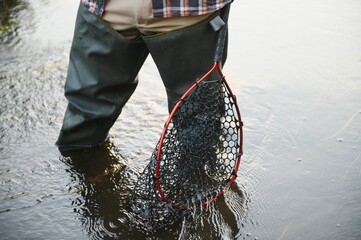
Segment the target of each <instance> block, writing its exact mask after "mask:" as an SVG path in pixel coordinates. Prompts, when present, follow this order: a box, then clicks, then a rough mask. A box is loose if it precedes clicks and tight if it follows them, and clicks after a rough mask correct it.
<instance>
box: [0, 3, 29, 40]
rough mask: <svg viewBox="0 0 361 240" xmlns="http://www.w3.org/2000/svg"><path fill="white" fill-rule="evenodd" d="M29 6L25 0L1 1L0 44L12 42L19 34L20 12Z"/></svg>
mask: <svg viewBox="0 0 361 240" xmlns="http://www.w3.org/2000/svg"><path fill="white" fill-rule="evenodd" d="M27 8H28V3H26V2H24V1H23V0H1V1H0V44H3V43H10V42H11V41H12V40H13V39H15V38H16V37H17V35H18V29H19V26H20V24H19V13H20V12H21V11H23V10H24V9H27Z"/></svg>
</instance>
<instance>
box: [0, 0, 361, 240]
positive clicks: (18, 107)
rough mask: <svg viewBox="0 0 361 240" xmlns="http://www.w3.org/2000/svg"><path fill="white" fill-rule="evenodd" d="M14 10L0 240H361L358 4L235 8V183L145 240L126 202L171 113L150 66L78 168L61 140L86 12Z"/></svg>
mask: <svg viewBox="0 0 361 240" xmlns="http://www.w3.org/2000/svg"><path fill="white" fill-rule="evenodd" d="M5 2H6V3H7V9H6V8H5V11H4V10H0V11H2V12H1V15H2V18H1V21H2V22H1V24H2V27H1V28H0V30H1V31H0V33H1V35H0V36H1V39H0V40H1V45H0V85H1V86H0V97H1V102H0V144H1V145H0V166H1V167H0V236H1V239H146V238H149V239H152V238H155V239H157V238H158V239H277V240H281V239H282V240H285V239H292V240H293V239H307V240H308V239H315V240H319V239H345V240H358V239H361V230H360V227H361V225H360V222H361V205H360V203H359V202H360V200H359V199H361V187H360V184H359V183H360V180H361V25H360V24H359V23H360V22H361V14H359V13H360V12H361V3H360V2H359V1H357V0H346V1H340V0H331V1H326V0H320V1H316V2H315V1H310V0H306V1H300V0H298V1H292V2H290V1H286V0H277V1H273V2H272V4H270V3H269V2H267V1H265V0H256V1H251V2H245V1H235V3H234V4H233V9H232V11H231V17H230V31H231V34H230V51H229V57H228V61H227V64H226V66H225V69H224V72H225V74H226V77H227V79H228V82H229V84H230V85H231V87H232V88H233V91H234V92H235V94H236V95H237V98H238V103H239V105H240V107H241V113H242V115H243V121H244V124H245V126H244V135H245V136H244V141H245V145H244V150H245V153H244V156H243V160H242V164H241V167H240V170H239V173H238V178H237V180H236V183H237V185H235V186H234V187H233V188H232V189H231V190H230V191H229V192H228V193H227V194H226V195H225V196H224V198H222V199H220V200H219V201H218V202H217V203H216V204H214V205H212V206H210V207H209V209H208V210H207V212H205V213H204V215H202V216H200V217H196V218H195V219H193V220H192V221H187V222H179V223H176V224H173V225H171V226H168V227H167V228H166V229H165V231H159V232H155V233H148V234H145V233H143V232H142V231H140V229H139V228H138V227H137V226H136V225H134V224H133V222H134V217H133V216H132V214H130V212H129V211H128V209H127V199H128V195H129V193H130V191H131V189H132V187H133V186H134V183H135V181H136V179H137V176H138V174H139V173H140V172H141V171H142V169H143V168H144V167H145V166H146V164H147V163H148V162H147V159H148V158H149V157H150V155H151V152H152V150H153V148H154V146H155V144H156V142H157V140H158V137H159V134H160V131H161V129H162V126H163V123H164V121H165V119H166V117H167V111H166V102H165V91H164V89H163V86H162V83H161V81H160V79H159V75H158V73H157V70H156V69H155V65H154V63H153V62H152V60H151V59H150V58H149V59H148V60H147V61H146V63H145V65H144V67H143V68H142V71H141V73H140V84H139V86H138V89H137V90H136V92H135V94H134V96H133V97H132V98H131V100H130V102H129V103H128V104H127V106H126V107H125V109H124V111H123V113H122V115H121V117H120V118H119V120H118V121H117V123H116V124H115V126H114V127H113V128H112V131H111V135H110V142H109V143H108V145H107V147H106V148H104V149H101V150H99V151H98V152H97V153H93V154H92V155H91V156H86V155H84V156H81V158H84V159H86V160H87V162H86V164H82V163H79V164H74V163H70V162H69V161H68V159H66V158H63V157H61V156H60V154H59V152H58V150H57V149H56V148H55V146H54V142H55V141H56V138H57V135H58V132H59V129H60V127H61V121H62V117H63V113H64V109H65V106H66V102H65V99H64V97H63V89H62V87H63V84H64V81H65V76H66V69H67V64H68V63H67V60H68V52H69V47H70V43H71V37H72V31H73V27H74V26H73V25H74V19H75V13H76V8H77V3H74V2H76V1H71V0H67V1H63V2H62V3H61V4H60V3H57V2H53V1H47V0H45V1H40V0H34V1H31V2H30V1H29V2H27V1H23V0H13V1H10V0H6V1H5ZM5 2H4V3H5ZM4 3H1V4H4ZM4 6H5V5H4ZM3 11H4V12H3ZM6 12H7V13H11V14H10V15H9V16H8V18H7V16H6V15H5V13H6ZM5 25H6V28H5V27H3V26H5ZM99 159H101V160H102V161H101V162H99V161H97V160H99ZM80 162H81V161H80Z"/></svg>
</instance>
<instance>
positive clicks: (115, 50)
mask: <svg viewBox="0 0 361 240" xmlns="http://www.w3.org/2000/svg"><path fill="white" fill-rule="evenodd" d="M147 55H148V50H147V49H146V47H145V45H144V43H143V41H141V40H140V41H138V42H137V41H133V42H130V41H128V40H126V39H125V38H122V37H121V36H120V35H119V34H118V33H116V32H115V31H113V30H112V29H110V28H108V27H107V26H106V25H105V24H104V23H102V20H100V19H99V18H98V17H96V16H95V15H93V14H91V13H90V12H89V11H88V9H87V8H86V7H84V6H83V5H82V4H81V5H80V7H79V11H78V15H77V19H76V25H75V32H74V38H73V42H72V47H71V51H70V62H69V67H68V75H67V79H66V83H65V87H64V90H65V97H66V98H67V100H68V101H69V104H68V107H67V109H66V112H65V116H64V120H63V126H62V129H61V132H60V136H59V138H58V141H57V143H56V144H57V145H58V147H59V149H60V150H61V151H68V150H77V149H84V148H90V147H94V146H97V145H99V144H100V143H102V142H103V141H104V140H105V138H106V137H107V134H108V131H109V129H110V128H111V127H112V125H113V124H114V122H115V121H116V119H117V118H118V116H119V114H120V112H121V110H122V107H123V106H124V104H125V103H126V102H127V101H128V99H129V97H130V96H131V95H132V93H133V92H134V90H135V88H136V86H137V82H138V80H137V74H138V72H139V69H140V68H141V66H142V65H143V63H144V61H145V59H146V57H147Z"/></svg>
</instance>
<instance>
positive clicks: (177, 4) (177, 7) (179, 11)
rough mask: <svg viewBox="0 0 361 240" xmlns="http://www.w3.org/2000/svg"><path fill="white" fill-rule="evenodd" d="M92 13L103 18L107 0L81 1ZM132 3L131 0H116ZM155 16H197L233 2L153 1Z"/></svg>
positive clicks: (202, 0)
mask: <svg viewBox="0 0 361 240" xmlns="http://www.w3.org/2000/svg"><path fill="white" fill-rule="evenodd" d="M81 1H82V3H83V4H84V5H85V6H86V7H87V8H88V9H89V11H90V12H92V13H94V14H95V15H97V16H101V15H102V14H103V12H104V1H105V0H81ZM115 1H131V0H115ZM152 1H153V16H154V17H159V18H167V17H176V16H197V15H203V14H207V13H211V12H214V11H217V10H219V9H221V8H222V7H223V6H224V5H226V4H228V3H230V2H232V1H233V0H152Z"/></svg>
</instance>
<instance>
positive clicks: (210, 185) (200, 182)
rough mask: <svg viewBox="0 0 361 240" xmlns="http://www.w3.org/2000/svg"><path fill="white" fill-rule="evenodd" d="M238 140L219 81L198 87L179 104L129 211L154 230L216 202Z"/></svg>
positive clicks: (234, 112)
mask: <svg viewBox="0 0 361 240" xmlns="http://www.w3.org/2000/svg"><path fill="white" fill-rule="evenodd" d="M239 138H240V124H239V119H238V115H237V110H236V106H235V103H234V100H233V98H232V97H231V95H230V93H229V91H228V89H227V88H226V86H225V85H224V83H223V80H217V81H203V82H201V83H199V84H198V85H197V86H196V87H195V89H193V90H192V92H191V93H190V94H189V96H188V97H186V98H185V99H184V100H182V103H181V104H180V106H179V108H178V110H177V111H176V112H175V114H174V116H173V118H172V120H171V122H170V124H169V126H168V128H167V130H166V134H165V137H164V140H163V142H162V144H160V142H159V143H158V145H157V147H156V149H155V151H154V152H153V154H152V157H151V160H150V162H149V164H148V165H147V167H146V168H145V170H144V171H143V173H142V174H141V176H140V178H139V179H138V182H137V184H136V186H135V188H134V190H133V193H132V196H131V201H130V202H131V207H132V210H133V211H134V212H135V213H137V214H138V215H139V216H140V217H141V218H142V219H143V220H145V223H146V224H148V225H149V226H148V227H158V226H161V225H164V224H165V223H170V222H172V221H174V220H176V218H177V216H179V213H182V214H184V211H183V210H184V209H188V208H192V207H193V206H197V205H199V204H202V203H203V204H205V203H206V202H210V201H212V199H215V198H216V197H217V196H218V194H219V193H220V191H222V189H224V188H225V187H227V186H228V183H229V181H230V178H231V177H232V175H233V174H235V173H234V168H235V165H236V162H237V159H238V156H239V155H238V154H239ZM160 146H162V147H161V155H160V159H158V163H159V174H158V175H157V174H156V164H157V153H158V150H159V147H160ZM156 179H159V185H160V189H161V191H162V194H163V198H162V197H161V196H160V192H159V188H158V187H157V184H156V182H155V180H156Z"/></svg>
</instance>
